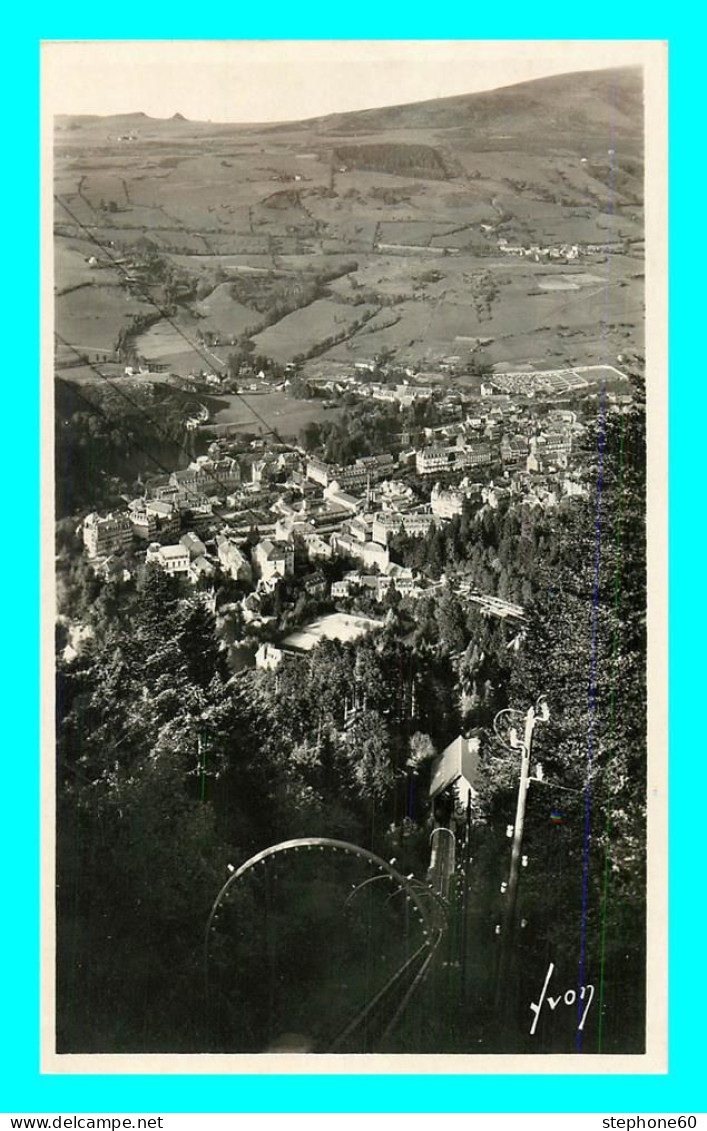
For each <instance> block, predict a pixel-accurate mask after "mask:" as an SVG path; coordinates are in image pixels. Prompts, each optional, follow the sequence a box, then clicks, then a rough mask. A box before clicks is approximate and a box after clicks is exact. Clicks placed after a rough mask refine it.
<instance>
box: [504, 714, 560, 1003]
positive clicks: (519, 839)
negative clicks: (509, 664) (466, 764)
mask: <svg viewBox="0 0 707 1131" xmlns="http://www.w3.org/2000/svg"><path fill="white" fill-rule="evenodd" d="M510 713H513V714H516V713H519V712H503V711H501V712H499V715H501V714H510ZM499 715H497V716H496V719H497V718H498V717H499ZM549 717H550V714H549V711H548V707H547V702H546V701H545V699H544V697H543V696H541V697H540V698H539V699H538V702H537V704H536V706H533V707H530V708H529V709H528V711H527V712H526V715H525V729H524V733H523V738H522V740H521V739H519V738H518V735H517V733H516V731H515V730H514V729H513V728H512V729H511V732H510V746H511V749H513V750H517V749H518V748H520V752H521V754H520V778H519V781H518V800H517V803H516V819H515V824H514V826H513V845H512V847H511V867H510V871H509V873H508V882H507V884H506V885H505V886H504V888H502V890H503V891H504V892H505V895H506V909H505V915H504V917H503V923H502V926H501V954H500V958H499V963H498V975H497V979H496V997H495V1005H496V1008H497V1009H499V1008H500V1007H501V1006H502V1005H503V1002H504V999H505V993H506V978H507V975H508V962H509V959H510V955H511V947H512V943H513V938H514V936H515V930H516V922H515V914H516V904H517V902H518V876H519V872H520V863H521V850H522V847H523V828H524V825H525V806H526V801H527V797H528V787H529V785H530V755H531V751H532V746H533V732H534V730H535V726H536V724H537V722H538V721H540V722H547V720H548V719H549ZM496 719H494V724H495V722H496ZM494 729H495V726H494Z"/></svg>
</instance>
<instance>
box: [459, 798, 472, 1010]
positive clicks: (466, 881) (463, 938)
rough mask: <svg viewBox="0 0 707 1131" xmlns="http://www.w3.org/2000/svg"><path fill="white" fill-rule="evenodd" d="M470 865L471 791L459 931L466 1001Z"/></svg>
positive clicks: (462, 992) (462, 982)
mask: <svg viewBox="0 0 707 1131" xmlns="http://www.w3.org/2000/svg"><path fill="white" fill-rule="evenodd" d="M470 864H471V790H469V791H468V793H467V796H466V839H465V843H464V893H463V896H462V930H461V984H462V985H461V997H462V1002H465V1001H466V950H467V945H468V944H467V930H468V926H467V920H468V917H469V865H470Z"/></svg>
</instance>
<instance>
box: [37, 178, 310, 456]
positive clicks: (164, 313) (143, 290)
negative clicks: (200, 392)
mask: <svg viewBox="0 0 707 1131" xmlns="http://www.w3.org/2000/svg"><path fill="white" fill-rule="evenodd" d="M53 195H54V200H55V201H56V202H57V204H59V205H61V207H62V208H63V209H64V211H65V212H66V213H67V215H68V216H70V217H71V219H72V220H73V222H74V223H75V224H76V225H77V227H79V228H80V229H81V231H82V232H84V234H85V235H86V238H87V239H88V240H90V242H91V243H92V244H94V246H95V247H97V248H98V249H99V250H100V251H102V252H103V253H104V254H105V255H106V256H107V257H108V259H110V261H111V262H112V263H113V266H114V267H115V268H116V269H117V270H118V271H120V272H121V274H123V275H124V276H126V277H127V271H126V269H125V268H124V266H123V264H122V263H120V262H119V260H118V258H117V257H116V256H115V255H113V253H112V252H111V250H110V248H108V247H107V246H106V245H105V244H103V243H101V241H100V240H99V239H97V238H96V236H95V235H94V234H93V232H91V230H90V228H88V227H87V225H86V224H84V223H83V221H82V220H80V219H79V217H78V216H77V215H76V214H75V212H73V211H72V210H71V208H69V206H68V204H66V202H65V201H63V200H62V199H61V197H60V196H59V195H58V194H57V193H54V194H53ZM81 199H82V200H85V202H86V204H87V205H88V207H89V208H90V209H91V210H92V211H93V212H94V213H96V209H95V208H94V207H93V205H92V204H91V203H90V201H88V200H87V199H86V198H85V197H82V198H81ZM96 215H97V213H96ZM185 230H186V229H185ZM131 285H132V286H133V287H135V289H137V290H138V292H139V293H140V295H141V297H142V298H143V299H144V300H145V302H147V303H148V304H149V305H150V306H152V307H153V309H154V310H156V311H157V313H158V314H159V315H160V317H161V318H162V319H164V321H166V322H167V323H168V324H169V325H170V326H171V327H172V329H173V330H174V331H175V332H176V333H177V334H178V335H179V337H180V338H181V339H182V340H183V341H184V342H185V343H186V345H188V346H189V348H190V350H192V351H193V352H194V353H195V354H196V355H197V357H199V358H201V360H202V361H203V362H205V364H206V365H207V366H208V367H209V368H213V358H214V357H215V358H216V361H217V362H218V364H219V365H223V366H225V365H226V364H227V363H226V362H224V361H222V360H221V358H219V357H216V355H215V354H214V355H213V357H212V358H209V357H208V356H207V355H206V353H204V352H203V351H202V349H201V348H200V346H199V345H198V344H197V343H196V342H193V341H192V340H191V338H190V337H189V335H188V334H186V333H185V332H184V330H183V329H182V328H181V326H179V324H178V323H177V322H175V320H174V319H173V318H172V316H171V314H170V313H169V311H168V310H166V309H165V308H164V307H163V306H161V305H160V303H158V302H157V301H156V299H154V298H153V296H152V295H151V294H150V292H149V290H148V289H147V287H145V286H142V285H141V284H140V283H139V281H138V282H137V283H135V282H132V283H131ZM234 395H235V396H237V397H238V398H239V400H241V401H242V402H243V404H244V405H245V406H246V408H247V409H248V411H249V412H250V413H251V414H252V415H253V416H254V417H255V419H256V420H257V421H259V423H260V424H262V425H264V427H265V428H266V430H267V432H268V433H270V434H271V435H272V436H273V437H274V438H275V439H276V440H277V441H278V443H281V444H283V446H285V447H288V448H289V445H287V444H285V442H284V441H283V439H282V437H281V436H280V434H279V432H278V430H277V429H276V428H273V426H272V425H271V424H270V423H269V421H268V420H267V419H266V418H265V417H264V416H262V415H261V414H260V413H259V412H258V411H257V409H255V408H253V406H252V405H251V404H250V402H249V401H247V400H246V398H245V397H244V396H243V395H242V393H240V392H239V391H238V390H237V389H236V391H235V394H234ZM292 450H294V449H292Z"/></svg>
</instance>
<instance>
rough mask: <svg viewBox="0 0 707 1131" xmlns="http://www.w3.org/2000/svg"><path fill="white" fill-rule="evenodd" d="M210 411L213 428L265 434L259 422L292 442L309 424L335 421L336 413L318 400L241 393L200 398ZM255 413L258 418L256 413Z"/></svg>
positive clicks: (280, 394)
mask: <svg viewBox="0 0 707 1131" xmlns="http://www.w3.org/2000/svg"><path fill="white" fill-rule="evenodd" d="M199 400H200V401H202V402H203V403H204V404H205V405H206V406H207V407H208V408H209V411H210V412H211V423H212V424H213V425H229V431H231V430H232V431H236V432H254V433H259V432H262V431H264V427H263V424H262V420H261V419H259V418H260V417H262V419H263V420H266V421H267V423H268V425H269V426H271V427H272V428H274V429H275V430H276V431H277V432H278V433H279V434H280V436H282V437H283V438H284V439H294V438H296V437H298V436H299V433H300V432H301V431H302V429H303V428H304V427H305V426H306V425H307V424H309V423H311V422H312V421H322V420H335V419H336V417H337V415H338V412H337V411H336V410H332V409H325V408H324V406H323V402H322V401H321V400H319V399H317V400H311V401H304V400H297V399H296V398H295V397H289V396H287V395H286V394H285V393H277V392H273V393H258V394H255V395H253V394H248V393H243V394H241V395H239V396H233V395H231V394H227V393H223V394H222V393H219V394H218V396H217V397H211V396H204V395H203V394H202V395H200V397H199ZM256 413H257V414H258V415H257V416H256V415H255V414H256Z"/></svg>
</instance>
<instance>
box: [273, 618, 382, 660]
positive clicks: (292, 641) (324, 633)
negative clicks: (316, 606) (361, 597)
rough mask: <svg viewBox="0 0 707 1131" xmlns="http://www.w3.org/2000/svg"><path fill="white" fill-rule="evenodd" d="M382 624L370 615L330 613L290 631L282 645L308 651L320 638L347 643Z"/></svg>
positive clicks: (314, 646)
mask: <svg viewBox="0 0 707 1131" xmlns="http://www.w3.org/2000/svg"><path fill="white" fill-rule="evenodd" d="M382 624H383V622H382V621H377V620H372V619H371V618H370V617H362V616H352V615H348V614H345V613H331V614H330V615H329V616H326V617H320V618H319V620H315V621H312V622H311V624H306V625H304V626H303V627H302V628H298V629H297V630H296V631H295V632H291V633H290V635H289V636H286V637H285V639H284V640H283V641H282V645H283V647H285V648H296V649H297V650H298V651H302V652H310V651H311V650H312V648H316V646H317V644H319V642H320V641H321V640H341V641H343V642H345V643H348V642H349V641H351V640H356V639H357V638H358V637H359V636H362V635H363V634H364V633H365V632H370V631H371V629H374V628H380V627H381V626H382Z"/></svg>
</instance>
